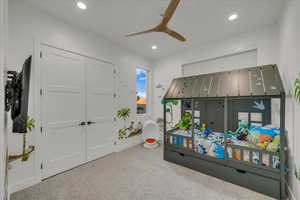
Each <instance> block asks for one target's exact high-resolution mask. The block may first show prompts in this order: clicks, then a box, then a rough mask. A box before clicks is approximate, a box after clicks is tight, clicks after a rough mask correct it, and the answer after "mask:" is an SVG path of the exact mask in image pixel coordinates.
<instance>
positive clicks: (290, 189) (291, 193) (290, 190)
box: [286, 184, 297, 200]
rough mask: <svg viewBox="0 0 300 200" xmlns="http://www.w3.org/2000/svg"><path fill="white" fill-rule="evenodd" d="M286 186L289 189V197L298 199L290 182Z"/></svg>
mask: <svg viewBox="0 0 300 200" xmlns="http://www.w3.org/2000/svg"><path fill="white" fill-rule="evenodd" d="M286 186H287V190H288V191H287V195H288V199H289V200H297V199H296V196H295V194H294V192H293V190H292V188H291V187H290V186H289V184H286Z"/></svg>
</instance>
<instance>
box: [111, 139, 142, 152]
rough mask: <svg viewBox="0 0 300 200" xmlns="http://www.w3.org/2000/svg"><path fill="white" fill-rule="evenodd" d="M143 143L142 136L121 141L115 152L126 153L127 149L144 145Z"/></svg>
mask: <svg viewBox="0 0 300 200" xmlns="http://www.w3.org/2000/svg"><path fill="white" fill-rule="evenodd" d="M142 142H143V138H142V136H141V135H139V136H135V137H132V138H127V139H124V140H119V141H118V142H117V144H116V146H115V148H114V152H120V151H124V150H125V149H128V148H130V147H133V146H135V145H138V144H142Z"/></svg>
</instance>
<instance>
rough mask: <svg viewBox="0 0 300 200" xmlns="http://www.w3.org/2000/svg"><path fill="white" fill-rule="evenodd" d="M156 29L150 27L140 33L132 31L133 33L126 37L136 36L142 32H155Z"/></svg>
mask: <svg viewBox="0 0 300 200" xmlns="http://www.w3.org/2000/svg"><path fill="white" fill-rule="evenodd" d="M153 31H155V29H153V28H152V29H149V30H146V31H141V32H138V33H131V34H128V35H126V37H131V36H135V35H141V34H144V33H150V32H153Z"/></svg>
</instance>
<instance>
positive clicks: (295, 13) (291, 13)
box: [279, 0, 300, 200]
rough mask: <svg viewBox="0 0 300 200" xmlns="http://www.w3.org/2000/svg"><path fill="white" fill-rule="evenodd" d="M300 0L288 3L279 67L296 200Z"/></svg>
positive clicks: (299, 188) (299, 152)
mask: <svg viewBox="0 0 300 200" xmlns="http://www.w3.org/2000/svg"><path fill="white" fill-rule="evenodd" d="M299 10H300V1H299V0H288V1H287V3H286V8H285V10H284V13H283V15H282V17H281V22H280V27H279V66H280V70H281V74H282V76H283V79H284V80H285V85H286V90H287V92H288V96H287V106H286V128H287V130H288V141H289V153H290V156H289V164H290V165H289V167H290V173H289V187H290V190H291V193H292V195H293V197H292V198H293V200H296V199H300V180H296V178H295V176H294V165H295V164H297V165H298V168H300V135H299V130H300V123H299V119H300V104H299V103H296V102H295V101H294V100H293V98H292V93H293V84H294V80H295V78H296V76H298V77H299V73H300V56H299V52H300V38H299V36H300V12H299Z"/></svg>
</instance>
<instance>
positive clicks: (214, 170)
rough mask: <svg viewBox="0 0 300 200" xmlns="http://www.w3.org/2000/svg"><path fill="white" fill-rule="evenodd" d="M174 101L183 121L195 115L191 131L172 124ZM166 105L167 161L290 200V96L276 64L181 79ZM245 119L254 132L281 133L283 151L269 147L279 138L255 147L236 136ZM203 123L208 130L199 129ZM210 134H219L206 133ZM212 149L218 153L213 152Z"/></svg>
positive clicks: (165, 148)
mask: <svg viewBox="0 0 300 200" xmlns="http://www.w3.org/2000/svg"><path fill="white" fill-rule="evenodd" d="M174 100H175V101H176V102H178V107H179V109H180V113H181V117H182V116H183V114H184V113H186V112H189V113H191V116H192V117H191V128H190V129H189V130H180V128H178V127H176V126H175V125H173V126H172V125H170V122H168V121H169V120H168V115H169V114H168V112H170V110H169V109H168V104H167V103H166V102H172V101H174ZM164 102H165V103H164V159H165V160H166V161H169V162H173V163H176V164H179V165H182V166H185V167H188V168H191V169H194V170H197V171H200V172H202V173H205V174H208V175H211V176H214V177H217V178H220V179H223V180H225V181H229V182H231V183H234V184H237V185H240V186H243V187H246V188H249V189H251V190H254V191H257V192H260V193H263V194H266V195H268V196H271V197H274V198H276V199H285V198H286V191H285V179H286V169H287V167H286V165H287V163H286V150H287V148H286V137H285V92H284V88H283V85H282V81H281V78H280V75H279V72H278V69H277V66H276V65H265V66H259V67H252V68H246V69H241V70H234V71H226V72H219V73H212V74H204V75H198V76H191V77H181V78H177V79H174V80H173V81H172V84H171V86H170V88H169V89H168V91H167V93H166V95H165V97H164ZM276 108H277V109H276ZM173 109H174V108H173ZM172 118H173V116H172ZM241 120H244V121H248V124H249V129H250V132H251V128H252V129H254V130H256V129H259V130H261V129H262V130H263V131H265V129H267V131H270V130H272V131H273V130H277V131H278V132H277V138H280V143H279V145H278V146H279V148H278V150H273V151H270V150H269V149H268V148H266V146H267V145H269V144H270V143H272V140H273V141H274V142H275V139H274V138H275V137H276V136H274V135H273V136H274V137H270V138H272V139H270V140H269V142H265V143H260V144H255V145H252V146H251V145H248V141H239V140H238V139H236V137H235V136H232V132H229V130H232V131H235V130H236V129H237V128H239V122H240V121H241ZM199 123H202V126H203V124H204V123H205V125H206V127H205V126H204V127H202V128H201V125H200V128H199V126H198V124H199ZM274 124H275V125H276V126H277V127H276V128H274ZM250 126H251V128H250ZM253 127H254V128H253ZM265 127H267V128H265ZM270 127H272V128H270ZM255 128H256V129H255ZM199 130H200V131H199ZM206 130H212V131H213V132H212V133H211V132H209V133H205V132H206ZM247 130H248V129H247ZM201 131H202V132H201ZM272 131H271V132H272ZM217 132H218V133H217ZM254 132H255V131H254ZM275 132H276V131H275ZM181 133H184V134H181ZM204 133H205V134H206V135H205V134H204ZM248 134H249V132H248ZM212 138H213V139H212ZM215 138H217V140H218V142H216V140H215ZM248 138H249V135H248V136H247V139H248ZM261 138H264V137H261V136H259V141H260V140H261ZM247 139H246V140H247ZM233 141H236V142H237V143H235V142H233ZM208 142H209V144H208ZM244 144H247V145H244ZM249 144H250V143H249ZM264 144H265V148H264V147H262V148H258V146H259V145H264ZM256 145H257V146H256ZM211 147H213V148H214V149H213V150H210V149H208V148H211ZM217 147H218V148H217Z"/></svg>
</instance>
